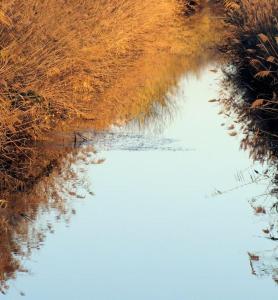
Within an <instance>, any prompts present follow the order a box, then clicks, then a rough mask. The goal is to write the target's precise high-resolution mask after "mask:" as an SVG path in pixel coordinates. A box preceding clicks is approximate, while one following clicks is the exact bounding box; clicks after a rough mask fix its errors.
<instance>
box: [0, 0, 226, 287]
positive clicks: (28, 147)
mask: <svg viewBox="0 0 278 300" xmlns="http://www.w3.org/2000/svg"><path fill="white" fill-rule="evenodd" d="M187 3H189V2H186V1H184V0H181V1H179V0H165V1H160V0H142V1H136V0H115V1H114V0H113V1H111V0H94V1H92V0H90V1H89V0H82V1H81V0H46V1H36V0H26V1H19V0H2V1H1V13H0V58H1V59H0V73H1V77H0V78H1V79H0V109H1V117H0V183H1V185H0V235H1V241H2V243H1V245H0V252H1V256H0V290H2V292H5V291H6V282H7V281H8V280H9V279H11V278H14V277H16V274H17V272H18V271H24V270H23V268H22V266H21V263H20V261H21V258H23V259H24V258H26V257H28V255H29V254H30V252H31V250H32V248H33V247H34V248H35V247H37V246H39V244H41V241H42V238H43V233H44V232H43V231H40V230H39V231H38V232H37V231H35V232H36V234H35V235H34V234H33V233H34V230H35V229H36V228H35V224H33V223H32V222H31V221H30V220H28V218H29V219H31V220H35V219H36V218H37V216H38V213H39V212H40V211H42V210H43V209H47V208H53V207H55V208H56V209H57V211H58V215H59V217H61V216H63V215H64V214H67V213H68V211H71V210H70V209H67V207H65V206H66V201H65V199H64V195H65V194H67V193H68V191H66V190H63V193H62V194H61V193H60V194H59V191H60V189H64V187H65V185H63V182H66V183H68V182H69V181H70V179H72V178H73V179H74V183H75V184H76V182H75V181H76V178H74V174H73V173H72V170H71V168H70V163H71V162H72V161H75V160H76V159H78V157H77V153H76V151H75V149H72V147H68V148H67V147H59V145H58V146H57V147H56V148H55V147H54V146H53V144H52V141H53V140H55V142H57V141H56V140H57V139H59V142H60V139H66V141H67V142H69V143H70V142H71V140H70V138H71V137H72V136H73V134H72V133H73V132H74V131H75V130H78V129H79V128H85V127H89V128H93V129H95V130H99V129H104V128H107V127H108V126H110V125H111V124H117V123H125V122H127V121H129V120H132V119H134V118H137V119H140V120H144V119H145V118H146V117H148V116H149V115H151V114H152V113H153V112H152V107H153V104H154V103H158V104H160V105H161V106H163V107H164V108H165V109H166V108H167V105H168V102H167V96H166V95H167V93H168V92H169V91H171V89H172V88H173V87H174V86H175V84H176V83H177V81H178V79H179V78H180V76H181V75H182V74H183V73H184V72H196V71H198V70H199V69H200V68H201V67H202V65H203V63H206V62H207V60H208V58H209V57H210V51H209V49H210V48H211V47H212V46H213V45H214V44H215V43H216V42H217V41H218V40H219V39H220V37H219V29H220V28H221V27H222V25H221V24H218V23H215V22H214V18H213V15H212V14H211V11H210V10H209V9H208V10H203V11H202V12H201V11H200V13H199V14H197V15H195V16H192V11H191V12H190V15H191V17H190V18H189V19H188V18H185V10H187V8H186V6H185V4H187ZM189 4H190V5H193V4H194V3H192V1H190V3H189ZM194 7H195V8H194V11H198V10H199V9H200V8H201V7H200V6H199V3H197V2H195V4H194ZM204 50H206V51H204ZM61 137H62V138H61ZM49 140H50V141H49ZM45 144H47V145H48V147H45ZM49 144H50V147H49ZM38 145H39V147H36V146H38ZM63 158H65V159H63ZM66 185H67V184H66ZM70 193H71V194H73V193H72V191H70ZM26 218H27V219H26ZM25 245H27V249H25Z"/></svg>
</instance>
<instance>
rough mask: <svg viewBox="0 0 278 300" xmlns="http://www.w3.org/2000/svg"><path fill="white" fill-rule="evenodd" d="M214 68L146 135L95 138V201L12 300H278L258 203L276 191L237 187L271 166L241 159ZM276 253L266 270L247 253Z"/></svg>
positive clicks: (129, 131)
mask: <svg viewBox="0 0 278 300" xmlns="http://www.w3.org/2000/svg"><path fill="white" fill-rule="evenodd" d="M211 69H215V66H211V65H210V66H208V67H206V68H205V69H204V70H203V71H202V72H201V73H200V74H199V75H193V74H192V75H187V76H185V77H183V78H182V79H181V80H180V82H179V85H178V87H177V89H176V91H175V93H173V94H172V95H170V96H169V97H170V100H171V101H172V102H173V103H175V105H174V107H173V108H172V109H171V111H169V112H167V113H165V114H160V115H158V116H157V117H156V118H155V119H154V120H153V122H151V120H150V121H149V122H148V123H149V124H148V126H146V127H147V128H143V127H144V126H137V127H136V125H135V124H130V125H127V126H123V127H117V128H112V129H111V131H109V132H106V133H103V134H97V135H96V137H95V142H94V143H95V147H96V149H97V150H98V152H99V153H98V155H99V156H100V157H103V158H105V162H104V163H102V164H98V165H89V166H84V170H83V171H84V172H85V174H84V172H83V175H82V176H85V177H86V178H87V180H88V181H89V183H90V184H91V185H92V188H93V191H94V193H95V196H93V195H90V194H87V195H86V198H85V199H76V200H75V201H74V204H73V205H74V207H75V210H76V215H75V216H73V217H72V219H71V222H70V224H69V225H65V223H63V222H62V223H58V224H56V225H55V226H54V229H55V233H54V234H50V233H49V234H48V235H47V238H46V239H45V241H44V245H43V247H42V249H41V250H39V251H33V253H32V254H31V256H30V258H29V259H26V261H25V262H24V265H25V267H26V268H27V269H29V270H30V271H31V274H25V273H23V274H18V276H17V279H16V280H14V281H11V282H10V290H9V291H8V293H7V295H6V296H3V297H5V298H6V299H11V300H16V299H22V295H23V293H24V294H25V297H26V299H30V300H49V299H53V300H54V299H55V300H56V299H57V300H58V299H72V300H76V299H82V300H92V299H96V300H130V299H132V300H137V299H138V300H139V299H140V300H142V299H144V300H156V299H157V300H182V299H184V300H235V299H237V300H241V299H242V300H246V299H252V300H261V299H265V300H272V299H276V294H277V292H278V290H277V287H276V283H275V282H274V281H273V280H272V278H271V277H272V276H274V275H273V272H274V271H273V269H275V262H276V261H277V259H276V258H275V257H276V256H275V254H274V253H275V252H272V249H274V248H275V246H276V242H275V241H272V240H270V239H267V238H265V237H264V236H263V234H262V228H263V226H264V223H263V222H264V220H262V219H261V217H259V216H256V215H255V214H254V212H253V209H252V208H251V206H250V203H249V202H250V201H249V200H250V199H252V197H256V196H257V195H260V194H262V193H264V191H265V189H266V184H267V183H266V182H263V183H261V182H258V183H253V184H245V183H244V184H243V183H242V182H240V179H239V178H242V177H244V176H246V177H247V178H249V176H251V177H252V176H253V175H252V174H253V173H254V170H256V172H261V170H263V169H264V168H265V166H261V165H259V164H258V163H253V162H252V161H251V159H249V153H248V151H245V152H244V151H241V150H240V149H239V145H240V134H237V135H235V136H231V135H229V132H228V129H227V128H228V127H229V126H231V125H232V124H234V123H233V120H232V118H231V117H230V118H228V117H227V116H225V115H223V114H221V115H219V114H218V113H219V111H220V110H221V109H220V107H219V105H218V104H217V103H215V102H213V103H212V102H209V100H211V99H215V98H217V97H218V91H217V86H218V83H219V80H220V77H221V72H220V71H219V70H218V72H214V71H212V70H211ZM235 130H238V129H237V128H236V129H235ZM81 167H83V166H82V165H81ZM246 180H247V181H248V179H246ZM45 218H51V215H48V216H45ZM267 250H270V252H269V253H270V258H269V260H270V261H265V262H263V265H262V266H260V265H259V266H258V268H259V272H257V270H254V269H255V268H256V265H255V263H258V261H256V259H255V261H254V265H253V264H250V257H249V254H248V253H261V251H267ZM263 253H264V252H263ZM273 264H274V266H273ZM252 269H253V273H256V274H257V275H255V274H252ZM276 270H277V268H276ZM20 294H21V295H20Z"/></svg>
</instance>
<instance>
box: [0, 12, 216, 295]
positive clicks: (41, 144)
mask: <svg viewBox="0 0 278 300" xmlns="http://www.w3.org/2000/svg"><path fill="white" fill-rule="evenodd" d="M185 23H186V22H185V21H183V18H182V19H179V20H174V22H173V24H172V27H171V26H169V28H168V29H167V30H166V31H165V32H164V31H163V32H161V36H160V37H159V40H157V41H153V43H152V45H153V48H151V49H149V48H148V49H144V51H143V52H142V53H141V55H140V56H138V60H137V61H136V62H134V63H133V65H132V68H131V67H129V66H126V67H127V69H128V72H126V73H123V74H119V75H121V76H118V77H117V78H116V79H117V80H114V79H113V82H114V81H115V82H114V84H113V85H111V86H110V87H109V88H108V87H107V88H105V89H102V92H101V94H100V95H101V96H100V97H98V101H96V103H94V112H93V113H92V116H91V117H90V120H87V121H83V122H81V121H79V122H78V124H66V123H65V124H61V128H60V129H61V132H55V133H53V134H52V135H51V136H48V137H45V139H44V140H43V141H37V145H36V147H35V146H34V145H31V144H26V145H25V147H22V144H20V149H21V150H20V153H18V152H17V151H16V150H15V149H16V147H18V145H17V144H16V143H15V144H14V145H13V147H12V148H9V149H8V148H7V149H6V150H7V153H6V154H7V155H8V158H7V159H5V164H3V163H2V162H1V172H0V177H1V178H0V179H1V186H0V194H1V195H0V225H1V226H0V230H1V241H2V242H1V245H0V247H1V256H0V282H1V291H2V293H6V291H7V288H8V286H7V281H9V280H10V279H12V278H16V277H17V273H20V272H27V271H28V268H27V269H25V267H24V264H23V262H24V261H25V260H26V259H27V258H28V257H30V256H32V251H33V249H36V248H40V247H41V245H42V244H43V241H44V238H45V235H46V233H47V232H52V231H53V224H54V223H55V222H56V221H57V220H59V219H65V220H69V218H70V216H71V215H72V214H75V209H74V208H73V206H74V203H75V202H76V199H77V200H78V199H80V200H82V199H83V198H85V196H86V195H90V194H93V192H92V191H91V188H90V187H88V182H90V180H87V179H86V178H83V177H82V176H81V175H82V174H84V176H85V177H86V166H89V165H90V164H94V165H96V164H100V163H102V162H103V161H104V160H103V158H102V157H97V153H96V149H95V148H97V147H98V148H99V150H101V151H103V150H108V149H109V150H112V149H114V150H117V151H121V150H129V151H133V150H144V151H145V150H148V151H153V150H156V151H157V152H160V151H165V152H170V151H171V152H184V151H189V150H190V151H191V150H193V148H191V147H190V146H189V145H188V144H187V143H183V144H179V143H178V142H177V140H176V139H174V138H172V137H171V136H170V137H169V138H168V137H161V138H159V137H154V136H152V137H147V136H144V135H142V134H140V133H138V134H135V133H132V134H125V133H123V132H121V131H120V130H116V131H115V130H114V131H113V132H106V133H105V134H100V133H97V130H103V129H107V128H109V127H110V126H111V124H115V125H124V124H126V123H127V122H129V121H133V122H134V123H137V124H141V125H140V126H142V125H143V124H146V123H153V121H152V120H156V121H158V120H160V121H161V122H157V123H160V124H164V123H166V122H165V120H166V118H168V117H169V116H171V113H172V112H173V111H174V110H175V105H174V102H175V101H173V97H171V96H170V95H171V93H175V87H176V85H177V83H178V81H179V78H180V77H181V75H182V74H183V73H190V72H194V73H198V72H199V71H200V69H201V67H202V66H203V65H204V64H206V63H207V61H208V60H210V59H211V54H212V53H211V51H210V47H211V46H212V45H214V44H215V43H216V42H217V41H218V40H219V39H220V32H219V30H218V29H219V27H221V24H219V23H218V24H215V22H214V19H213V14H212V13H211V12H210V9H209V8H207V9H205V10H204V11H203V13H201V14H200V15H199V16H198V17H196V18H194V17H193V18H192V19H191V20H190V26H188V25H189V24H185ZM197 34H198V36H197ZM188 41H190V44H189V43H188ZM198 49H206V50H207V51H204V52H202V53H200V51H198ZM166 115H167V117H166ZM62 123H63V122H62ZM92 126H93V128H94V129H95V130H96V133H95V134H94V136H92V134H91V135H89V137H87V135H88V129H87V128H88V127H89V128H92ZM159 126H161V127H163V126H162V125H159ZM73 128H82V129H83V128H84V132H86V131H87V133H86V134H85V133H84V134H83V133H82V134H81V133H79V132H73ZM124 134H125V136H124V138H123V135H124ZM88 138H89V140H93V144H94V143H95V144H96V145H95V146H94V148H93V147H92V145H91V143H88ZM19 143H21V142H20V141H19ZM190 151H189V152H190ZM11 153H14V155H13V156H11ZM142 163H144V162H142ZM71 199H75V201H70V200H71ZM53 214H54V215H55V216H54V217H53V218H52V219H51V221H49V222H46V223H45V224H44V226H43V225H42V224H43V220H44V219H45V218H47V217H46V216H48V215H50V216H52V215H53ZM73 238H74V237H73ZM15 297H16V296H13V299H15Z"/></svg>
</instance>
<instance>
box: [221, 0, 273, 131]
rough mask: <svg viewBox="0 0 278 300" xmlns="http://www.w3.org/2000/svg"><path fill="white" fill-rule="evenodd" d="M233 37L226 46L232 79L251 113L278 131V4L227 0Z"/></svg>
mask: <svg viewBox="0 0 278 300" xmlns="http://www.w3.org/2000/svg"><path fill="white" fill-rule="evenodd" d="M224 2H225V5H226V8H227V13H228V17H227V21H228V22H229V24H230V25H231V27H230V28H231V37H230V39H229V40H228V43H227V44H226V50H227V52H228V56H229V59H231V61H232V65H233V67H235V68H236V71H235V73H234V76H233V79H234V81H235V83H236V84H237V86H239V87H241V88H242V91H243V92H244V93H245V97H244V99H245V100H246V103H248V107H249V112H250V114H251V115H253V116H254V117H255V119H256V120H257V125H258V126H259V127H260V128H261V129H263V130H267V131H272V132H273V131H275V132H276V131H277V129H278V126H277V125H278V123H277V119H278V96H277V95H278V19H277V17H278V2H277V1H276V0H263V1H262V0H236V1H233V0H225V1H224Z"/></svg>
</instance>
